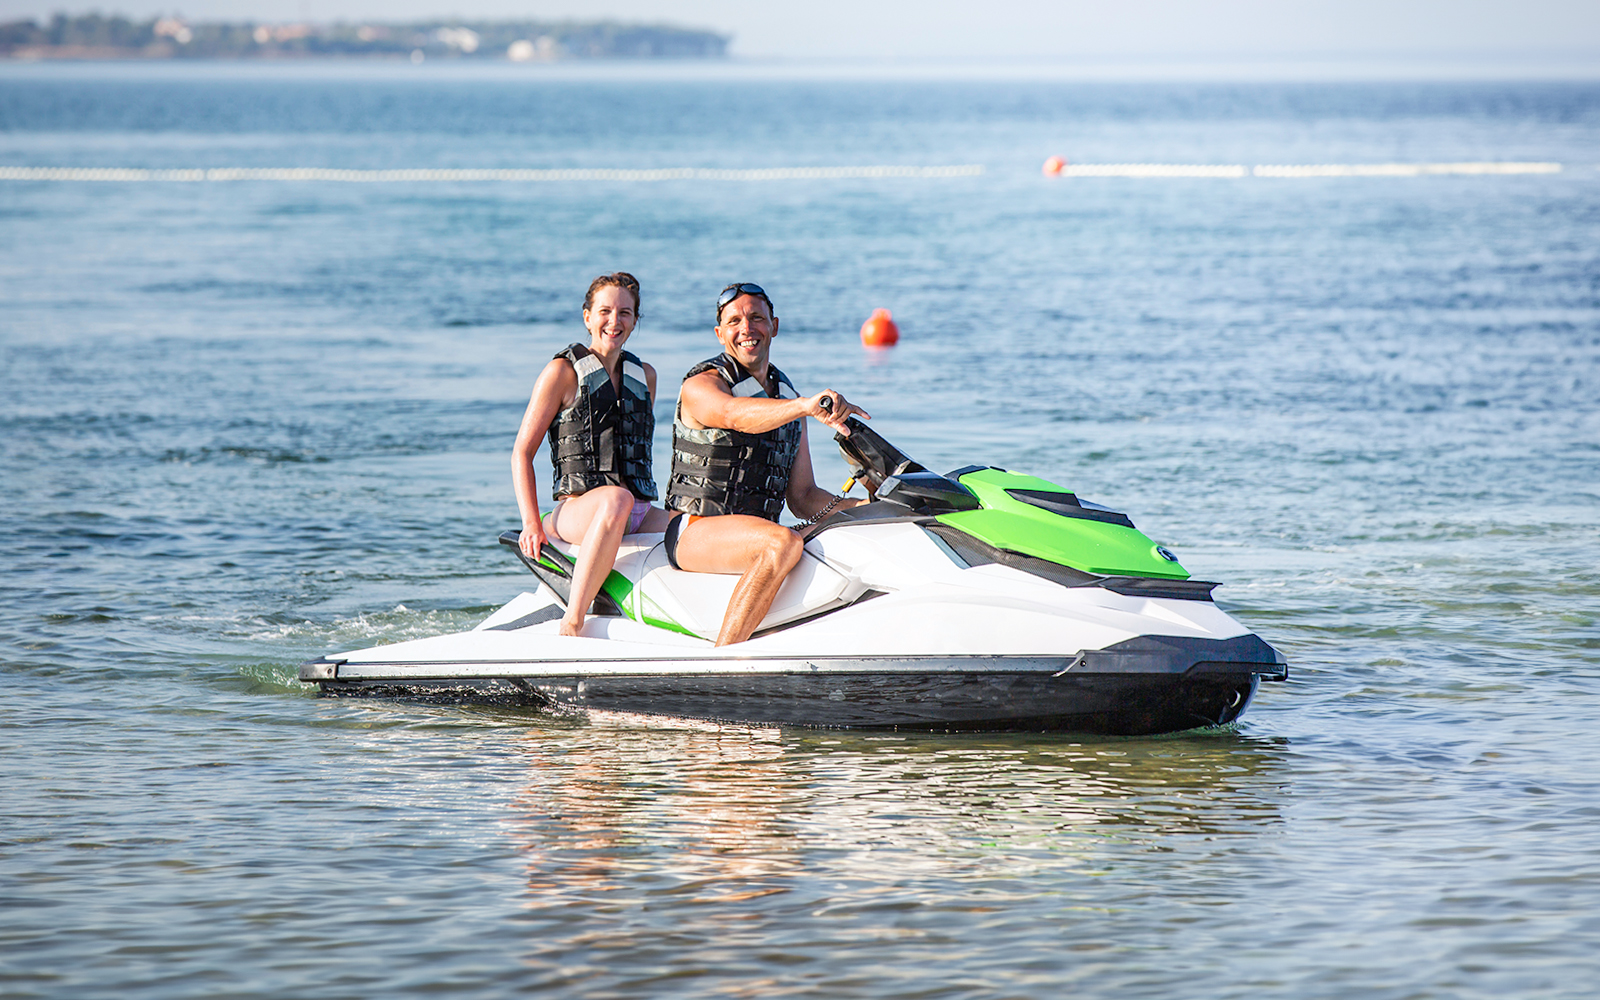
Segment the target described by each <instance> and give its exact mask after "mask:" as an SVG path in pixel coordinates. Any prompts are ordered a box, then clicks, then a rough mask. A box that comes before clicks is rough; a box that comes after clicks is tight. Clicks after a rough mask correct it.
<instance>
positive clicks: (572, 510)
mask: <svg viewBox="0 0 1600 1000" xmlns="http://www.w3.org/2000/svg"><path fill="white" fill-rule="evenodd" d="M632 513H633V494H632V493H629V492H628V491H627V490H626V489H625V488H623V487H621V486H597V487H595V488H594V489H592V490H590V491H589V492H587V493H585V494H584V495H583V496H579V497H571V498H569V499H568V500H567V502H566V503H565V504H563V505H562V507H561V516H560V518H558V519H557V521H556V524H555V526H554V527H555V530H556V531H557V532H559V534H558V536H557V537H559V538H560V539H561V540H562V541H566V542H573V543H575V544H577V545H578V546H579V548H578V562H577V565H576V566H574V567H573V569H572V592H571V600H570V601H568V603H567V613H566V616H565V617H563V618H562V619H561V634H562V635H577V634H578V633H579V631H580V630H582V628H583V619H584V616H585V615H587V614H588V613H589V605H591V604H593V603H594V597H595V595H596V594H598V593H600V585H601V584H603V583H605V580H606V577H607V576H608V575H610V573H611V567H612V565H613V564H614V563H616V561H617V547H618V546H620V545H621V544H622V536H623V534H624V533H625V532H626V531H627V530H628V515H629V514H632Z"/></svg>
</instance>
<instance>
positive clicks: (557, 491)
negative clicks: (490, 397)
mask: <svg viewBox="0 0 1600 1000" xmlns="http://www.w3.org/2000/svg"><path fill="white" fill-rule="evenodd" d="M638 321H639V281H638V279H636V278H635V277H634V276H633V275H631V274H628V273H626V272H623V271H618V272H617V273H616V274H602V275H601V276H600V277H598V278H596V279H594V281H592V282H590V284H589V293H588V294H587V295H585V296H584V299H583V325H584V327H586V328H587V329H588V331H589V346H588V347H585V346H583V345H582V344H572V345H570V346H568V347H567V348H566V350H563V351H561V352H560V353H559V354H557V355H556V356H555V358H554V359H553V360H551V362H550V363H549V364H547V365H545V366H544V371H543V372H541V373H540V375H539V380H538V381H537V382H536V383H534V386H533V398H532V399H530V400H528V410H527V412H526V413H524V414H523V415H522V427H521V429H520V430H518V431H517V443H516V445H515V446H514V447H513V448H512V451H511V482H512V485H513V486H515V488H516V491H517V507H518V509H519V510H521V512H522V537H521V539H520V544H521V548H522V552H523V554H524V555H526V556H528V557H529V558H530V559H537V558H538V557H539V552H540V550H541V549H543V548H544V546H545V545H546V544H547V543H548V541H549V540H550V539H551V538H559V539H561V540H562V541H565V542H571V543H573V544H575V545H577V546H579V551H578V561H577V565H576V566H575V567H574V568H573V573H572V593H571V600H570V601H569V602H568V604H567V613H566V616H565V617H564V618H562V619H561V634H562V635H578V634H579V632H580V630H581V629H582V628H583V619H584V615H585V614H586V613H587V612H588V610H589V605H590V604H592V603H593V602H594V597H595V595H596V594H597V593H599V592H600V584H601V583H603V582H604V581H605V578H606V575H607V574H609V573H610V572H611V564H612V563H614V562H615V561H616V558H617V546H618V545H620V544H621V543H622V536H623V535H625V534H636V533H639V532H656V531H665V530H666V527H667V521H668V516H667V512H666V511H665V510H662V509H661V508H659V507H654V506H652V505H651V504H650V501H651V500H654V499H655V497H656V484H655V479H654V477H653V476H652V475H651V473H650V439H651V436H652V435H653V434H654V433H655V417H654V415H653V413H652V411H651V405H652V404H653V403H654V401H655V396H656V370H655V369H654V368H652V367H650V366H649V365H647V364H645V363H644V362H642V361H640V360H639V359H638V358H637V357H635V356H634V355H633V354H631V353H629V352H627V351H625V350H623V349H622V345H624V344H626V343H627V342H628V337H629V336H630V335H631V334H632V333H633V327H634V324H635V323H637V322H638ZM546 433H548V434H549V437H550V460H551V461H552V462H553V463H554V464H555V484H554V486H553V487H552V492H553V493H554V495H555V498H556V505H555V509H554V510H552V511H551V512H550V516H549V517H548V518H544V519H541V518H540V517H539V493H538V489H537V487H536V485H535V483H534V478H533V456H534V453H535V452H536V451H538V450H539V439H540V438H542V437H544V436H545V435H546Z"/></svg>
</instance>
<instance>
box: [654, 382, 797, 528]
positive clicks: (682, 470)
mask: <svg viewBox="0 0 1600 1000" xmlns="http://www.w3.org/2000/svg"><path fill="white" fill-rule="evenodd" d="M713 369H715V370H716V372H717V374H719V375H721V376H722V378H723V381H725V382H727V383H728V388H729V389H730V390H731V391H732V392H733V394H734V395H735V396H765V397H767V398H769V399H796V398H798V397H799V395H800V394H799V393H798V392H795V390H794V385H793V383H791V382H790V381H789V378H788V376H786V375H784V374H783V372H780V371H779V370H778V369H777V367H776V366H771V367H770V371H771V373H772V378H773V380H774V381H776V382H777V386H778V388H777V393H776V394H774V393H772V392H771V391H769V390H768V388H767V386H766V384H765V383H763V382H762V381H761V379H759V378H756V377H755V376H754V375H752V374H750V373H749V372H748V371H745V369H744V366H742V365H740V364H739V362H737V361H735V360H734V359H733V358H732V357H730V356H729V355H727V354H722V355H719V356H717V357H715V358H712V359H711V360H709V361H702V362H700V363H699V364H697V365H695V366H694V367H693V368H691V369H689V374H687V375H685V376H684V377H683V379H684V381H685V382H687V381H688V380H689V379H691V378H694V377H695V376H696V375H699V374H700V373H702V372H707V371H711V370H713ZM682 411H683V396H682V391H681V390H680V392H679V397H678V409H677V412H676V418H675V419H674V420H673V421H672V478H671V480H669V481H668V483H667V507H668V508H669V509H671V510H681V511H684V512H686V513H689V514H705V515H711V514H754V515H755V516H756V517H764V518H766V519H767V520H769V521H776V520H777V519H778V515H780V514H782V513H783V501H784V495H785V494H786V493H787V492H788V490H789V472H790V470H791V469H793V468H794V459H795V456H796V455H797V454H799V452H800V421H799V420H791V421H790V422H789V423H787V424H784V425H783V426H782V427H775V428H773V429H772V430H770V431H767V432H766V433H765V434H746V433H744V432H743V431H730V430H723V429H721V428H716V427H709V428H705V429H703V430H701V429H696V428H693V427H690V426H688V425H687V424H685V423H684V422H683V412H682Z"/></svg>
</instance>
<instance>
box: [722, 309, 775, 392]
mask: <svg viewBox="0 0 1600 1000" xmlns="http://www.w3.org/2000/svg"><path fill="white" fill-rule="evenodd" d="M777 334H778V320H777V319H776V318H775V317H774V316H773V315H772V314H771V313H769V312H767V303H766V301H765V300H763V299H762V298H760V297H759V296H756V295H741V296H739V297H738V298H736V299H734V300H733V301H732V302H729V303H728V304H727V305H725V306H723V307H722V319H721V321H720V322H719V323H718V324H717V340H718V341H719V342H720V343H721V344H722V349H723V350H724V351H727V352H728V353H729V354H731V355H733V357H734V360H736V361H738V362H739V363H740V364H741V365H744V366H745V368H747V369H749V370H750V371H751V372H752V373H754V374H756V375H761V374H762V373H764V372H765V371H766V367H767V355H768V354H769V353H770V352H771V350H772V338H773V337H775V336H777Z"/></svg>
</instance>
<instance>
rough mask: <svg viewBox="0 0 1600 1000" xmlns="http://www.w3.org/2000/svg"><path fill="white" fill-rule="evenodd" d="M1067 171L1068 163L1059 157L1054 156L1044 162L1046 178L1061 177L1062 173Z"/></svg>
mask: <svg viewBox="0 0 1600 1000" xmlns="http://www.w3.org/2000/svg"><path fill="white" fill-rule="evenodd" d="M1065 169H1067V161H1066V160H1065V159H1064V158H1062V157H1059V156H1052V157H1050V159H1048V160H1046V161H1044V175H1045V176H1046V177H1060V176H1061V171H1063V170H1065Z"/></svg>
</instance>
